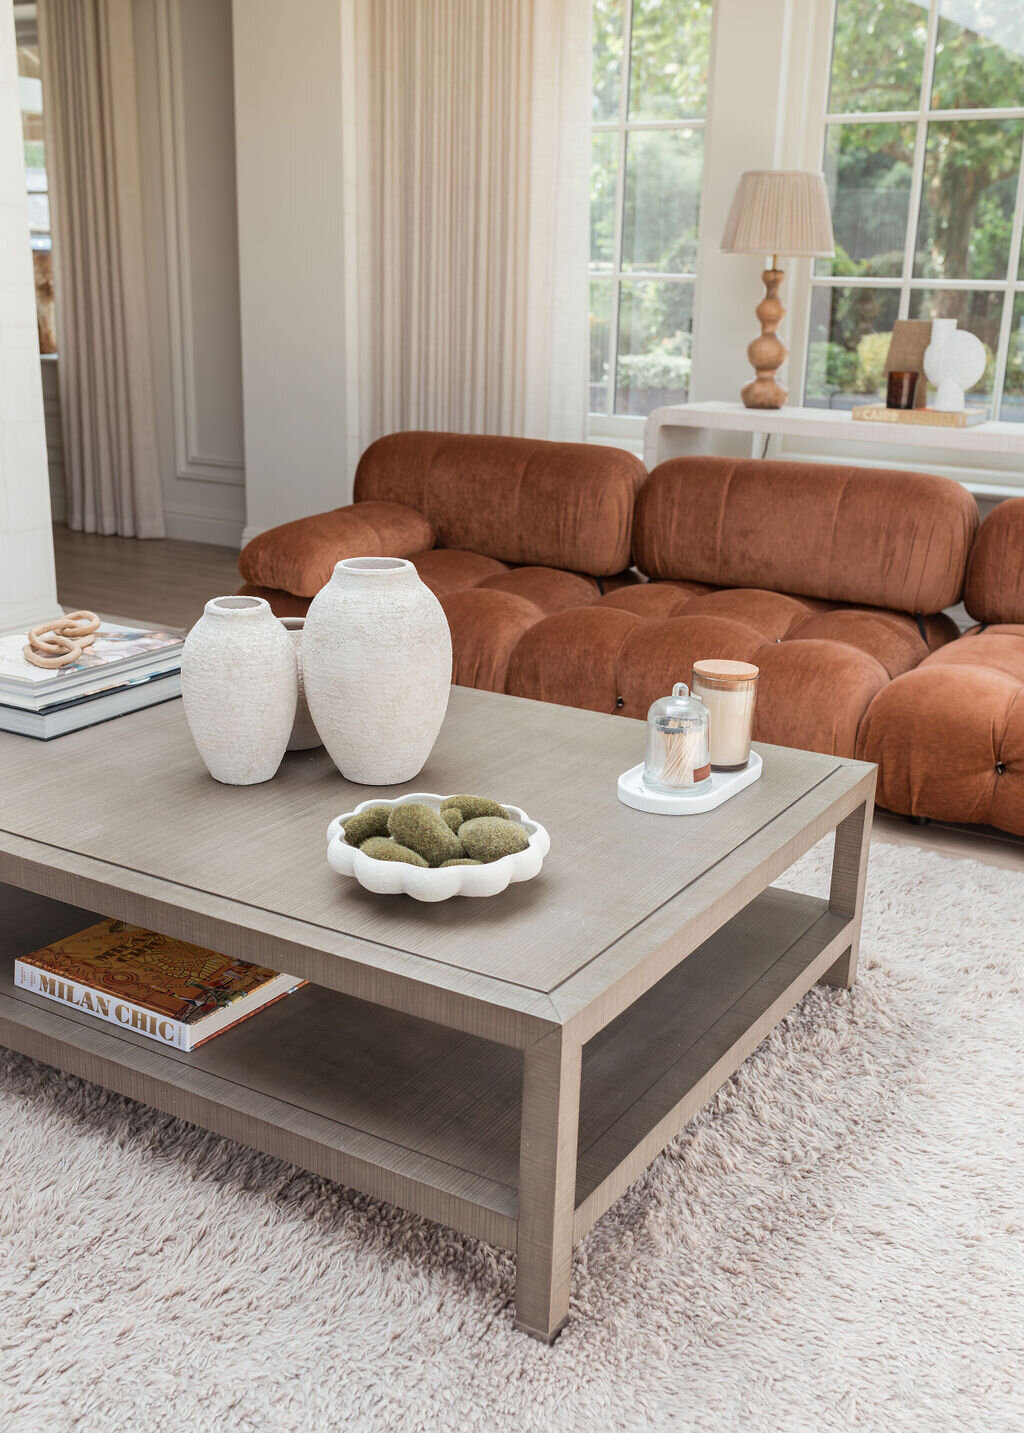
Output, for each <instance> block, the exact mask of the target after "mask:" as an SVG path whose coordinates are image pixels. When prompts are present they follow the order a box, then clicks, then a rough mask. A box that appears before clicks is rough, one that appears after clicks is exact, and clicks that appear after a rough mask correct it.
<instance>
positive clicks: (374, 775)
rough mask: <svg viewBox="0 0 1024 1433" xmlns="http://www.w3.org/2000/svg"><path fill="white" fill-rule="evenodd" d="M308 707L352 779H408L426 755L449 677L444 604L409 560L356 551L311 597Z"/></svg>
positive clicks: (382, 782)
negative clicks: (357, 553)
mask: <svg viewBox="0 0 1024 1433" xmlns="http://www.w3.org/2000/svg"><path fill="white" fill-rule="evenodd" d="M302 671H303V679H304V683H305V692H306V700H307V702H308V703H309V710H310V714H311V716H312V718H313V721H314V723H315V724H316V729H317V731H318V732H319V733H320V736H321V738H322V740H323V743H324V746H325V747H326V748H327V750H328V752H329V753H330V756H331V759H332V761H333V762H334V764H335V765H336V766H337V768H338V770H339V771H340V772H341V774H342V775H343V776H344V777H345V778H346V779H347V780H349V781H358V782H363V783H365V784H367V785H372V786H393V785H396V784H397V783H399V782H402V781H411V780H412V778H413V777H414V776H416V775H417V773H418V772H419V771H420V770H421V769H422V767H423V764H424V762H425V761H426V760H427V757H428V756H429V755H430V752H431V750H432V748H433V745H434V742H435V741H436V740H437V734H438V732H439V731H440V729H441V723H442V721H443V720H444V714H445V712H446V711H447V709H448V694H449V691H450V690H451V680H452V639H451V632H450V631H449V629H448V619H447V618H446V617H445V615H444V611H443V609H442V607H441V604H440V602H438V600H437V598H436V597H435V596H434V594H433V593H432V592H431V591H430V589H429V588H428V587H425V586H424V584H423V583H422V582H421V581H420V577H419V574H418V573H417V571H416V569H415V567H414V566H413V565H412V563H411V562H407V561H406V560H405V559H404V558H396V557H350V558H346V559H345V560H344V561H343V562H339V563H337V564H336V565H335V568H334V573H333V575H332V577H331V580H330V582H328V583H327V585H326V587H322V588H321V589H320V591H319V592H318V593H317V595H316V596H315V597H314V598H313V601H312V602H311V604H310V608H309V611H308V612H307V614H306V626H305V630H304V632H303V634H302Z"/></svg>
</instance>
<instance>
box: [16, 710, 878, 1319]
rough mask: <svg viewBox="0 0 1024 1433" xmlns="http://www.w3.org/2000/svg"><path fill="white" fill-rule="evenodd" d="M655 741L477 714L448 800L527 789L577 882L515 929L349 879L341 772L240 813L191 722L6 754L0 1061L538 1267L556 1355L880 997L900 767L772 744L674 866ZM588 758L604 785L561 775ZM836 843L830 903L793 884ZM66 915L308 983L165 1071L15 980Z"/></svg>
mask: <svg viewBox="0 0 1024 1433" xmlns="http://www.w3.org/2000/svg"><path fill="white" fill-rule="evenodd" d="M495 731H500V732H501V733H502V740H501V741H494V740H490V739H487V738H486V734H487V733H493V732H495ZM481 733H484V734H485V738H484V739H482V738H481ZM642 738H643V729H642V727H641V726H640V724H639V723H637V722H633V721H629V720H624V719H623V718H621V717H611V716H604V715H601V714H598V713H596V712H586V711H576V710H572V709H570V708H567V707H557V706H551V705H548V704H546V703H543V702H523V701H518V700H516V699H515V698H512V697H505V696H499V695H497V694H495V693H491V692H480V691H472V690H469V689H467V688H463V687H455V688H453V690H452V695H451V702H450V705H449V709H448V715H447V718H446V720H445V722H444V725H443V727H442V729H441V733H440V736H439V738H438V741H437V745H436V746H435V748H434V750H433V753H432V754H431V757H430V759H429V762H428V766H427V771H428V772H429V776H430V783H431V785H432V786H434V787H435V788H436V789H437V790H439V791H459V790H464V789H465V787H466V786H467V785H469V786H472V787H476V788H478V789H479V790H482V791H494V792H495V793H497V794H498V795H499V796H501V795H504V794H506V793H508V792H513V793H515V794H516V796H517V797H519V798H520V799H521V800H522V801H523V802H524V803H525V804H526V806H527V809H529V810H536V811H537V812H539V813H540V814H541V815H543V816H544V817H545V820H547V821H549V822H550V824H551V835H552V851H553V852H554V853H555V856H554V857H553V858H552V859H551V860H549V861H548V862H547V863H546V864H545V867H544V871H543V873H542V876H541V877H540V878H538V879H537V880H536V881H528V882H525V883H523V884H521V885H518V886H511V887H510V888H509V889H508V890H507V891H506V892H505V894H504V896H503V897H502V899H501V901H500V902H491V901H473V900H466V901H449V902H442V903H440V904H438V905H434V906H428V907H423V906H421V905H417V904H415V903H414V902H412V901H402V900H401V899H398V900H395V901H392V902H387V903H385V902H382V901H380V900H378V899H376V898H372V897H368V896H367V894H366V892H364V891H362V890H361V889H360V888H359V887H358V886H356V884H355V882H339V881H338V880H337V877H336V876H335V875H334V874H333V872H332V871H331V870H330V869H329V867H328V866H327V864H326V862H325V861H324V860H323V858H322V854H321V851H322V842H323V831H324V829H325V828H326V826H327V823H328V820H329V819H330V817H331V816H332V815H333V814H334V813H335V812H336V811H337V810H338V808H339V806H342V807H345V808H351V807H354V806H355V805H356V804H357V802H358V800H359V799H360V797H362V795H363V792H362V791H360V790H359V789H358V788H356V787H355V786H353V785H352V784H351V783H349V782H346V781H344V780H342V779H341V778H340V777H339V776H338V775H337V774H336V773H335V771H334V769H333V765H332V763H331V760H330V757H329V756H328V754H327V753H326V751H319V752H318V751H310V752H308V753H306V754H305V755H304V756H303V757H302V758H301V759H300V760H297V761H294V762H285V763H284V765H283V767H282V769H281V772H280V774H279V776H278V778H277V780H276V781H273V782H268V783H266V784H263V785H258V786H251V787H247V788H245V789H244V790H243V789H239V790H234V791H232V790H228V791H225V789H224V788H223V787H218V786H217V785H215V783H214V782H211V781H204V780H202V779H201V778H199V777H197V773H196V762H195V754H194V752H193V749H192V745H191V742H190V740H189V737H188V734H187V732H186V730H185V725H184V723H183V722H182V721H181V715H180V712H178V711H176V710H172V709H169V708H168V707H153V708H150V709H149V710H148V711H144V712H139V713H137V714H135V715H134V716H132V717H130V718H125V719H124V720H123V721H122V722H119V723H118V732H117V740H116V741H113V740H111V737H110V732H109V729H108V728H106V727H103V726H97V727H92V728H90V729H88V730H86V731H81V732H76V733H74V734H73V735H71V736H68V737H65V738H64V739H62V740H61V741H60V742H59V743H57V744H56V749H54V748H51V747H46V748H45V749H43V750H42V751H37V750H34V749H33V750H26V743H25V742H24V741H22V740H21V739H20V738H19V737H16V736H8V735H6V734H0V789H2V790H3V792H4V820H3V828H4V829H3V830H2V831H0V880H2V881H7V882H10V883H12V885H14V886H18V887H21V889H20V890H13V889H11V888H10V886H8V887H7V888H4V887H0V1043H2V1044H4V1045H6V1046H7V1047H8V1048H10V1049H12V1050H18V1051H21V1052H22V1053H24V1054H27V1055H29V1056H31V1057H32V1058H33V1059H37V1060H42V1061H44V1062H46V1063H47V1064H51V1065H55V1066H57V1067H58V1068H60V1069H63V1070H66V1071H67V1072H68V1073H70V1074H74V1075H78V1076H81V1077H82V1078H84V1079H87V1080H93V1081H96V1082H98V1083H100V1084H103V1085H106V1086H107V1088H109V1089H112V1090H116V1091H119V1092H121V1093H123V1094H127V1095H130V1096H131V1097H132V1098H133V1099H138V1100H145V1101H148V1103H150V1104H151V1105H154V1106H155V1107H156V1108H158V1109H162V1110H166V1111H169V1112H171V1113H173V1114H175V1115H177V1116H178V1117H180V1118H181V1119H186V1120H190V1121H192V1123H194V1124H199V1125H202V1126H204V1127H205V1128H207V1129H210V1130H213V1131H215V1132H217V1133H220V1134H224V1135H227V1136H228V1137H229V1138H231V1139H235V1140H239V1141H241V1142H242V1143H244V1144H248V1145H251V1146H252V1147H253V1148H255V1149H260V1150H264V1151H266V1152H267V1153H268V1154H271V1155H273V1156H275V1157H276V1158H279V1159H284V1160H290V1161H292V1162H294V1163H296V1164H299V1165H301V1166H303V1167H304V1168H306V1169H310V1170H313V1171H315V1172H316V1173H318V1174H321V1175H323V1176H324V1177H325V1178H328V1179H333V1180H336V1181H337V1182H338V1183H341V1184H346V1185H349V1186H352V1187H354V1188H357V1189H360V1190H363V1191H364V1192H365V1193H367V1194H369V1195H371V1196H373V1197H375V1198H378V1199H387V1200H390V1201H391V1202H393V1203H395V1204H398V1205H400V1206H401V1207H402V1208H404V1209H407V1210H409V1211H411V1212H413V1213H418V1214H422V1215H425V1216H426V1217H428V1218H431V1219H436V1220H438V1221H439V1222H441V1223H444V1224H446V1225H448V1226H449V1227H450V1228H453V1229H458V1230H462V1231H463V1232H465V1233H468V1234H469V1235H471V1237H473V1238H478V1239H486V1240H488V1241H490V1242H491V1243H495V1244H498V1245H500V1246H502V1247H504V1248H508V1249H513V1250H516V1251H517V1262H518V1269H517V1287H516V1322H517V1324H518V1326H519V1327H520V1328H522V1329H525V1330H526V1332H528V1333H530V1334H532V1335H534V1336H535V1337H537V1338H539V1339H542V1340H544V1341H545V1342H550V1341H551V1340H552V1339H553V1338H554V1337H555V1336H556V1335H557V1333H558V1331H559V1329H560V1328H561V1327H562V1325H563V1324H564V1323H565V1320H566V1318H567V1317H568V1314H569V1295H570V1267H571V1256H572V1247H573V1244H574V1243H575V1242H576V1241H577V1240H579V1239H581V1238H582V1237H583V1235H584V1234H586V1232H587V1230H588V1229H589V1228H590V1226H591V1225H592V1224H593V1223H594V1221H595V1220H596V1219H598V1218H599V1217H600V1216H601V1215H602V1214H603V1213H604V1211H605V1210H606V1209H608V1208H609V1206H610V1205H611V1204H612V1203H614V1201H615V1200H616V1199H617V1198H618V1197H619V1196H620V1195H621V1194H622V1193H623V1192H624V1191H625V1190H626V1189H627V1188H628V1186H629V1185H630V1183H631V1182H632V1181H633V1180H634V1179H636V1178H637V1176H638V1175H639V1174H640V1173H642V1171H643V1170H644V1168H645V1167H646V1166H647V1165H648V1164H649V1163H650V1161H651V1160H652V1159H653V1158H654V1157H655V1156H656V1155H657V1154H658V1153H659V1151H660V1150H661V1149H663V1148H664V1147H665V1145H666V1144H667V1143H668V1142H669V1140H671V1139H672V1138H674V1136H675V1135H676V1134H677V1133H678V1132H679V1130H680V1129H681V1128H682V1127H683V1125H685V1124H686V1122H687V1121H688V1120H689V1119H691V1118H692V1116H693V1115H694V1114H695V1113H696V1112H697V1111H698V1110H699V1109H700V1108H701V1106H702V1105H703V1104H705V1103H706V1101H707V1100H708V1099H709V1098H710V1096H711V1095H712V1094H713V1093H714V1091H715V1090H716V1089H718V1087H719V1086H720V1085H721V1084H722V1083H723V1082H724V1081H726V1080H728V1079H729V1077H730V1076H731V1075H732V1073H733V1072H734V1071H735V1070H736V1068H737V1067H738V1066H739V1065H740V1064H741V1063H742V1061H743V1060H744V1059H746V1057H747V1055H749V1054H750V1053H751V1051H752V1050H754V1049H755V1048H756V1047H757V1046H758V1044H760V1042H761V1041H762V1040H763V1039H764V1038H765V1036H766V1035H768V1034H769V1033H770V1031H771V1030H772V1029H773V1028H774V1026H775V1025H777V1024H778V1022H779V1021H780V1020H781V1019H782V1018H783V1016H784V1015H785V1014H786V1013H787V1012H788V1011H789V1010H791V1009H792V1007H793V1006H794V1005H795V1004H796V1002H797V1001H798V1000H799V999H800V997H801V996H802V995H803V994H805V992H806V991H807V990H809V989H810V987H811V986H812V985H813V984H814V983H815V982H816V981H826V982H828V983H830V984H838V985H848V984H849V983H850V981H851V980H852V979H853V975H854V966H855V961H856V953H857V943H858V937H859V932H860V922H861V911H862V905H863V896H864V877H865V870H866V866H867V857H868V840H869V832H870V824H871V809H872V799H873V792H874V784H875V769H874V767H872V766H869V765H867V764H866V763H864V762H859V761H849V760H845V759H843V758H840V757H833V756H823V755H819V754H818V753H815V752H805V751H794V750H791V749H789V748H784V747H770V746H762V747H761V755H762V757H763V759H764V774H763V776H762V778H761V780H760V781H757V782H756V783H755V784H754V785H753V786H751V787H750V788H749V790H747V791H745V792H743V794H742V796H741V797H738V798H737V799H736V800H734V801H730V802H727V803H726V804H725V805H724V806H723V807H722V808H721V810H719V811H713V812H708V813H707V814H706V815H702V816H693V817H691V818H690V821H689V822H688V823H687V838H688V839H687V840H685V841H682V840H675V839H672V840H666V834H667V833H666V828H665V824H664V820H663V818H661V817H658V816H650V815H646V814H644V813H642V812H640V811H633V810H630V809H629V808H628V807H626V806H623V805H622V804H621V803H620V802H618V801H616V800H615V797H614V791H613V789H610V782H609V776H610V774H613V773H615V772H616V771H621V770H622V769H623V767H624V766H625V765H626V764H627V763H628V761H629V760H630V759H631V757H632V756H634V755H635V753H636V750H637V747H638V746H639V745H640V743H641V741H642ZM568 750H573V751H580V750H584V751H586V753H587V760H586V761H585V762H580V763H575V764H571V765H569V766H566V767H565V770H564V772H563V774H562V775H557V774H555V775H553V774H552V773H553V772H554V771H555V765H553V764H552V762H551V761H550V760H549V759H548V757H549V756H550V753H551V752H553V751H554V752H557V751H568ZM531 753H540V755H539V756H536V757H533V756H531ZM560 769H561V768H559V770H560ZM140 773H143V774H144V778H145V779H144V780H140ZM392 794H397V793H392ZM101 809H102V810H105V811H113V812H116V813H117V819H116V820H109V821H102V822H101V821H97V819H96V813H97V811H98V810H101ZM832 831H836V832H837V838H836V846H835V857H834V866H833V878H832V887H831V893H830V895H829V897H828V899H824V898H820V897H815V896H809V895H802V894H798V893H797V892H794V891H788V890H783V889H779V888H777V887H774V886H773V885H772V882H773V881H775V880H776V879H777V878H778V877H779V876H780V875H781V874H782V873H783V872H784V871H785V870H786V869H787V868H788V867H789V866H790V865H791V864H792V862H793V861H795V860H796V859H797V858H798V857H799V856H801V855H802V854H803V853H804V852H805V851H807V850H809V849H810V847H811V846H813V845H815V844H816V843H817V842H818V841H819V840H820V839H821V838H822V837H823V836H826V835H828V834H829V833H830V832H832ZM30 893H35V894H30ZM58 901H65V902H78V903H80V904H81V905H82V906H84V907H86V908H87V909H88V911H89V912H92V911H102V912H105V913H106V914H108V915H110V916H116V917H118V918H120V919H123V920H127V921H131V922H132V923H135V924H141V925H144V926H148V927H150V928H152V929H154V930H158V931H162V932H165V933H166V934H168V935H176V936H182V937H184V938H186V939H188V940H192V941H196V942H199V943H201V944H203V945H207V946H211V947H212V948H214V949H216V950H220V951H224V952H225V953H227V954H230V955H241V956H243V957H244V958H245V959H247V960H252V961H256V962H259V963H261V964H269V965H272V966H274V967H276V968H277V969H279V970H282V969H283V970H288V971H291V972H292V973H293V974H294V975H295V976H297V977H298V978H300V979H306V980H309V981H311V982H313V983H312V984H310V985H307V986H306V987H305V988H304V989H302V990H299V991H297V992H296V993H295V994H294V995H291V996H289V998H288V999H287V1000H283V1001H281V1002H279V1003H278V1004H277V1005H273V1006H271V1007H269V1008H268V1009H266V1010H264V1011H261V1012H260V1014H259V1015H258V1016H256V1017H255V1018H254V1019H252V1020H245V1021H243V1022H241V1024H239V1025H238V1026H237V1027H236V1028H235V1029H233V1030H231V1031H229V1032H227V1033H226V1034H224V1035H222V1036H220V1037H219V1038H218V1039H216V1040H211V1041H210V1042H209V1044H208V1045H204V1046H203V1047H202V1048H201V1049H199V1050H197V1051H195V1052H194V1053H193V1054H184V1053H183V1052H182V1051H178V1050H173V1049H163V1048H160V1047H158V1046H154V1045H153V1043H152V1041H150V1040H148V1039H146V1038H145V1037H143V1036H140V1035H138V1034H136V1033H134V1032H132V1031H131V1030H123V1029H120V1028H115V1027H113V1026H110V1025H107V1024H104V1023H103V1022H100V1021H95V1020H93V1019H91V1018H90V1016H89V1015H88V1014H86V1013H83V1012H81V1011H76V1010H71V1009H66V1008H63V1007H55V1006H54V1005H53V1003H52V1002H50V1001H47V1000H45V999H44V998H42V997H40V996H35V995H33V994H32V993H31V992H30V991H26V990H22V989H19V988H17V987H16V986H15V985H14V980H13V965H14V961H15V959H16V957H17V956H18V955H21V954H24V953H26V952H27V951H30V950H32V949H34V948H35V947H37V946H40V945H43V944H46V943H48V942H49V941H52V940H56V939H59V938H60V937H61V936H62V935H66V934H69V933H70V932H71V931H74V930H78V929H80V928H81V927H82V926H85V925H90V924H92V923H93V921H94V920H95V916H94V915H92V914H85V912H83V911H81V910H76V909H73V908H72V907H71V906H69V905H61V904H57V902H58ZM385 905H386V909H385V908H384V907H385Z"/></svg>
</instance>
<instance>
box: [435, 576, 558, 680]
mask: <svg viewBox="0 0 1024 1433" xmlns="http://www.w3.org/2000/svg"><path fill="white" fill-rule="evenodd" d="M441 606H442V607H443V608H444V614H445V616H446V617H447V618H448V626H449V627H450V628H451V633H452V681H453V682H454V683H455V685H456V686H459V687H477V688H479V689H480V690H481V691H485V692H503V691H504V690H505V682H506V677H507V671H508V663H509V658H510V656H511V655H512V653H513V652H514V651H515V650H516V648H517V646H518V645H519V642H520V639H521V638H522V636H523V634H524V633H525V632H528V631H529V629H530V628H531V627H534V626H536V624H537V623H538V622H539V621H540V620H541V618H542V617H543V616H544V614H543V612H542V611H541V610H540V608H539V607H535V606H534V604H533V603H532V602H530V601H529V600H528V599H527V598H525V597H520V596H517V595H516V594H515V593H514V592H493V591H488V590H486V589H484V588H481V587H471V588H465V589H463V590H462V591H461V592H449V593H447V594H446V595H445V596H443V597H442V598H441Z"/></svg>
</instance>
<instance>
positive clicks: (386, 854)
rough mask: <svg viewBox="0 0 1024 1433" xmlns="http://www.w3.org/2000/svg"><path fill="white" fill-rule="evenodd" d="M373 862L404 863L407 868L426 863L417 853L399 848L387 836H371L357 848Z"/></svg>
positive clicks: (403, 847) (406, 848)
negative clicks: (371, 858) (370, 857)
mask: <svg viewBox="0 0 1024 1433" xmlns="http://www.w3.org/2000/svg"><path fill="white" fill-rule="evenodd" d="M359 849H360V851H365V852H366V854H367V855H368V856H372V857H373V859H374V860H375V861H404V862H405V864H406V865H407V866H425V865H426V864H427V863H426V861H425V860H424V859H423V857H422V856H421V855H420V854H419V853H418V852H417V851H410V850H409V847H408V846H400V845H399V843H398V842H397V841H391V840H389V839H388V837H387V836H371V837H370V839H369V840H368V841H364V842H363V844H362V845H361V846H360V847H359Z"/></svg>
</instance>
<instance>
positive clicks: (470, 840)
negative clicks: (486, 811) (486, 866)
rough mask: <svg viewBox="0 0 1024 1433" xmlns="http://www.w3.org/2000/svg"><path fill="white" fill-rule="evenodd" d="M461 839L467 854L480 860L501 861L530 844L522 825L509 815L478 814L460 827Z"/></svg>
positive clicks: (523, 849)
mask: <svg viewBox="0 0 1024 1433" xmlns="http://www.w3.org/2000/svg"><path fill="white" fill-rule="evenodd" d="M459 840H460V841H461V842H462V844H463V846H464V847H465V850H466V854H467V856H473V857H475V858H476V859H477V860H478V861H484V862H487V861H500V860H501V858H502V856H511V855H513V854H514V853H515V852H516V851H525V850H526V848H527V846H528V845H529V844H530V842H529V838H528V837H527V834H526V832H525V831H524V830H523V828H522V826H520V825H519V824H518V822H516V821H510V820H509V819H508V818H507V817H500V816H477V817H474V819H473V820H472V821H466V822H465V823H464V824H463V825H462V826H460V827H459Z"/></svg>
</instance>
